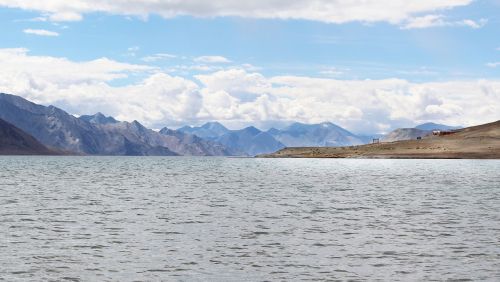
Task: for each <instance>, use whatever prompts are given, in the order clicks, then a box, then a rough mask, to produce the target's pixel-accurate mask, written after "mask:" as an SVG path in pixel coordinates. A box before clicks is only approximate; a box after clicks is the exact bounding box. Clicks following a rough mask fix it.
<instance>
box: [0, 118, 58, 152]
mask: <svg viewBox="0 0 500 282" xmlns="http://www.w3.org/2000/svg"><path fill="white" fill-rule="evenodd" d="M57 154H60V153H59V152H56V151H53V150H50V149H48V148H47V147H45V146H44V145H42V144H41V143H40V142H38V141H37V140H36V139H35V138H34V137H33V136H31V135H29V134H27V133H26V132H24V131H22V130H21V129H19V128H17V127H15V126H14V125H12V124H10V123H8V122H6V121H4V120H2V119H0V155H57Z"/></svg>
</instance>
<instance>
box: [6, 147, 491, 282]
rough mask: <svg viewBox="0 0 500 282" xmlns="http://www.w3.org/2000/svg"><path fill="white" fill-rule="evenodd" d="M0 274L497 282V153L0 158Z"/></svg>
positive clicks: (88, 278)
mask: <svg viewBox="0 0 500 282" xmlns="http://www.w3.org/2000/svg"><path fill="white" fill-rule="evenodd" d="M0 207H1V208H0V239H1V240H0V254H1V256H0V266H1V267H0V280H2V279H3V280H5V281H12V280H16V279H20V280H51V279H53V280H65V279H66V280H74V281H78V280H82V281H96V280H113V281H117V280H119V281H133V280H168V281H172V280H189V281H193V280H195V281H197V280H211V281H221V280H222V281H227V280H232V281H234V280H236V281H241V280H246V281H260V280H314V279H322V280H323V279H342V280H347V279H353V280H365V279H370V280H373V279H382V280H406V281H407V280H431V279H438V280H447V279H465V280H467V279H470V280H492V281H495V280H496V281H498V280H500V236H499V234H500V161H477V160H476V161H474V160H327V159H325V160H312V159H305V160H302V159H231V158H183V157H177V158H175V157H173V158H155V157H151V158H132V157H130V158H129V157H1V158H0Z"/></svg>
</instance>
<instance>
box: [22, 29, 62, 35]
mask: <svg viewBox="0 0 500 282" xmlns="http://www.w3.org/2000/svg"><path fill="white" fill-rule="evenodd" d="M23 32H24V33H26V34H34V35H40V36H59V33H57V32H55V31H50V30H45V29H31V28H28V29H25V30H23Z"/></svg>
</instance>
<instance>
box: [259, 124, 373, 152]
mask: <svg viewBox="0 0 500 282" xmlns="http://www.w3.org/2000/svg"><path fill="white" fill-rule="evenodd" d="M267 132H268V133H269V134H270V135H272V136H273V137H274V138H275V139H276V140H277V141H279V142H281V143H282V144H284V145H285V146H286V147H325V146H331V147H336V146H351V145H360V144H365V143H366V140H364V138H361V137H359V136H356V135H355V134H353V133H351V132H349V131H347V130H345V129H343V128H342V127H340V126H337V125H335V124H333V123H331V122H323V123H319V124H304V123H298V122H296V123H293V124H291V125H290V126H288V127H286V128H284V129H282V130H278V129H275V128H272V129H270V130H268V131H267Z"/></svg>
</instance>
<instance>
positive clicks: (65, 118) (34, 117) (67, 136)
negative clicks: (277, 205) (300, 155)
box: [0, 94, 227, 156]
mask: <svg viewBox="0 0 500 282" xmlns="http://www.w3.org/2000/svg"><path fill="white" fill-rule="evenodd" d="M0 118H2V119H4V120H6V121H8V122H10V123H12V124H13V125H15V126H17V127H19V128H20V129H22V130H24V131H25V132H27V133H29V134H31V135H33V136H34V137H35V138H36V139H38V140H39V141H40V142H41V143H43V144H45V145H48V146H50V147H55V148H61V149H63V150H67V151H73V152H78V153H84V154H96V155H162V156H167V155H225V154H227V152H226V151H225V150H224V148H221V147H222V146H220V145H217V146H213V147H211V145H212V144H210V143H207V142H206V141H204V140H199V139H190V138H185V137H183V136H182V133H181V134H180V135H179V136H165V135H163V134H160V133H158V132H155V131H153V130H151V129H147V128H146V127H144V126H142V125H141V124H140V123H139V122H137V121H134V122H132V123H129V122H118V121H116V120H114V119H113V118H111V117H105V116H104V115H102V114H99V113H98V114H96V115H93V116H83V117H80V118H76V117H74V116H72V115H70V114H68V113H66V112H64V111H63V110H61V109H58V108H56V107H53V106H49V107H45V106H41V105H37V104H34V103H31V102H29V101H27V100H25V99H23V98H21V97H18V96H14V95H8V94H0ZM191 141H192V142H194V144H184V142H191Z"/></svg>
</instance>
